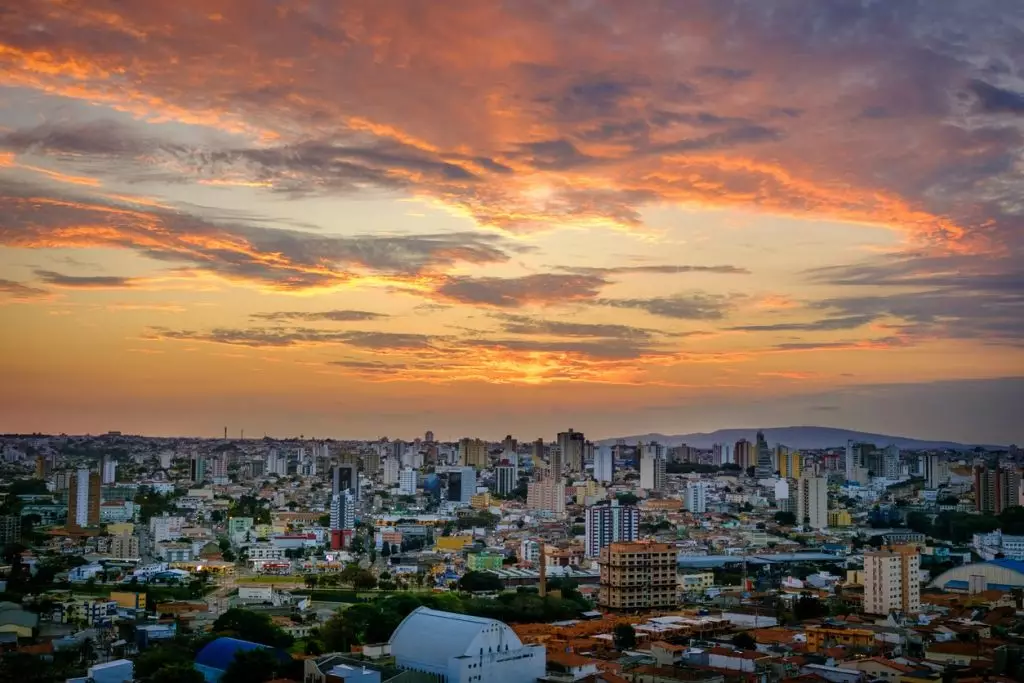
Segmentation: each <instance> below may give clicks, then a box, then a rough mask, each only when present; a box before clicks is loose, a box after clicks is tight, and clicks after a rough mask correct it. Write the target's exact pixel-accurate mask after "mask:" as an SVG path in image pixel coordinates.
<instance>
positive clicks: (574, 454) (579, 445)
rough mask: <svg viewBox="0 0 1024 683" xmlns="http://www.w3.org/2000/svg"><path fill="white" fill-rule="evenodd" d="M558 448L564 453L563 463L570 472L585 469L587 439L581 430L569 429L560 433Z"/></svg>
mask: <svg viewBox="0 0 1024 683" xmlns="http://www.w3.org/2000/svg"><path fill="white" fill-rule="evenodd" d="M557 442H558V449H559V450H560V451H561V453H562V464H563V466H564V467H567V468H568V469H569V471H570V472H582V471H583V451H584V444H585V442H586V439H585V438H584V437H583V434H582V433H581V432H574V431H573V430H571V429H570V430H569V431H567V432H559V433H558V439H557Z"/></svg>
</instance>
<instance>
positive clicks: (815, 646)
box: [804, 626, 875, 652]
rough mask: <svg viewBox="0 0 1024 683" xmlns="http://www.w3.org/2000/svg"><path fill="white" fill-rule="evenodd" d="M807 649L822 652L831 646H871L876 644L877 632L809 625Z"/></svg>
mask: <svg viewBox="0 0 1024 683" xmlns="http://www.w3.org/2000/svg"><path fill="white" fill-rule="evenodd" d="M804 633H805V634H806V635H807V651H808V652H821V651H823V650H827V649H828V648H831V647H851V648H852V647H855V648H864V649H867V648H871V647H874V645H875V632H874V631H870V630H868V629H864V628H847V627H846V626H808V627H807V629H806V630H805V631H804Z"/></svg>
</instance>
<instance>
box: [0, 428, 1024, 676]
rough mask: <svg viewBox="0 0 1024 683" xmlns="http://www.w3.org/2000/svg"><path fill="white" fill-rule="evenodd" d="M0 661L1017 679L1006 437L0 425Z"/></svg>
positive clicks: (1020, 551) (278, 670) (295, 671)
mask: <svg viewBox="0 0 1024 683" xmlns="http://www.w3.org/2000/svg"><path fill="white" fill-rule="evenodd" d="M0 451H2V457H0V461H2V462H0V468H2V470H0V471H2V476H3V487H4V488H3V493H2V501H0V505H2V508H0V513H2V514H0V543H2V545H3V567H2V569H0V572H2V574H3V578H2V579H0V586H2V588H3V594H2V595H0V649H2V651H3V654H2V655H0V680H4V681H25V682H26V683H29V682H32V683H35V682H39V683H43V682H50V681H64V680H76V681H78V680H87V679H88V680H92V681H95V682H96V683H121V682H122V681H132V680H135V681H143V682H153V683H164V682H170V681H183V682H190V681H194V682H195V683H199V682H201V681H204V680H205V681H210V682H212V683H216V682H218V681H223V683H236V682H241V681H270V680H290V681H296V682H306V681H314V682H318V683H319V682H324V681H332V682H333V681H339V680H340V681H349V680H351V681H365V682H367V683H373V682H377V681H399V682H401V681H419V680H424V681H427V680H434V681H437V680H444V681H450V682H456V681H458V682H467V683H468V682H471V681H483V682H484V683H486V682H488V681H503V682H510V683H519V682H522V683H528V682H532V681H538V680H540V681H561V682H568V681H593V682H598V681H605V682H607V683H618V682H619V681H631V682H633V683H647V682H659V683H660V682H662V681H666V682H667V681H700V682H701V683H733V682H737V683H738V682H743V683H768V682H769V681H780V680H797V679H799V680H801V681H807V682H808V683H811V682H812V681H819V680H821V681H830V682H832V683H860V682H862V681H863V682H867V681H890V682H893V683H920V682H925V681H927V682H939V681H941V682H942V683H946V682H947V681H974V680H988V681H1011V680H1020V679H1021V677H1022V676H1024V671H1022V667H1021V660H1022V642H1024V639H1022V637H1024V508H1022V507H1021V506H1020V503H1021V475H1020V469H1019V468H1020V466H1021V459H1022V453H1021V452H1020V451H1019V449H1017V448H1016V447H1009V448H1007V449H1003V450H995V449H992V448H985V449H983V448H973V449H960V450H955V449H948V450H909V449H900V448H898V447H897V446H895V445H893V444H887V443H874V444H872V443H861V442H854V441H849V442H847V443H844V444H836V446H835V447H833V448H818V449H803V450H798V449H797V448H790V447H788V446H787V445H785V444H781V443H769V442H768V440H767V439H766V438H765V436H764V434H763V433H761V432H757V433H752V434H751V435H750V438H749V439H747V438H743V439H740V440H738V441H736V442H734V443H718V444H715V445H713V447H712V448H696V447H690V446H687V445H686V444H681V445H673V446H666V445H664V444H662V443H658V442H656V441H648V442H627V441H626V440H612V441H603V442H596V443H595V442H592V441H590V440H589V439H587V438H586V436H585V435H584V434H582V433H579V432H576V431H573V430H571V429H569V430H567V431H565V432H562V433H559V434H557V435H556V437H555V439H554V440H553V441H552V440H544V439H536V440H533V441H524V442H520V441H518V440H517V439H515V438H513V437H512V436H508V437H506V438H505V439H504V440H502V441H499V442H489V441H484V440H481V439H475V438H463V439H460V440H458V441H456V442H439V441H436V440H435V439H434V435H433V434H432V433H431V432H426V433H425V434H424V436H423V437H422V438H417V439H414V440H410V441H404V440H398V439H386V438H384V439H380V440H378V441H371V442H365V441H337V440H313V439H302V438H300V439H288V440H277V439H271V438H262V439H245V438H229V437H228V435H227V434H226V433H225V436H224V438H222V439H168V438H147V437H141V436H130V435H123V434H120V433H109V434H106V435H102V436H65V435H60V436H44V435H8V436H5V437H3V438H2V439H0Z"/></svg>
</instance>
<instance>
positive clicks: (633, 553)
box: [598, 543, 678, 611]
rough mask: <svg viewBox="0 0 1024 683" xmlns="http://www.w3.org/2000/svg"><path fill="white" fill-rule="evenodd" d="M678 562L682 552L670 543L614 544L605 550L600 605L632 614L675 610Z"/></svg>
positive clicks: (601, 562)
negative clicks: (679, 554)
mask: <svg viewBox="0 0 1024 683" xmlns="http://www.w3.org/2000/svg"><path fill="white" fill-rule="evenodd" d="M677 559H678V551H677V550H676V548H675V547H674V546H672V545H669V544H667V543H612V544H610V545H607V546H605V547H604V548H601V552H600V555H599V560H598V565H599V566H600V568H601V575H600V588H599V591H598V606H599V607H601V608H603V609H608V610H630V611H633V610H647V609H673V608H675V607H676V606H677V605H678V599H677V587H676V562H677Z"/></svg>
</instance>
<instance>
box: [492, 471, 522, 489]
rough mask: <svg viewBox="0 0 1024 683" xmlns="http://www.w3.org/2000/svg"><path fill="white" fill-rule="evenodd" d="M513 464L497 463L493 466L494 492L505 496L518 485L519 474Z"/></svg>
mask: <svg viewBox="0 0 1024 683" xmlns="http://www.w3.org/2000/svg"><path fill="white" fill-rule="evenodd" d="M517 469H518V468H517V467H515V466H514V465H498V466H497V467H495V468H494V492H495V493H497V494H498V495H499V496H507V495H508V494H510V493H512V491H514V490H515V489H516V487H517V486H518V485H519V475H518V472H517Z"/></svg>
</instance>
